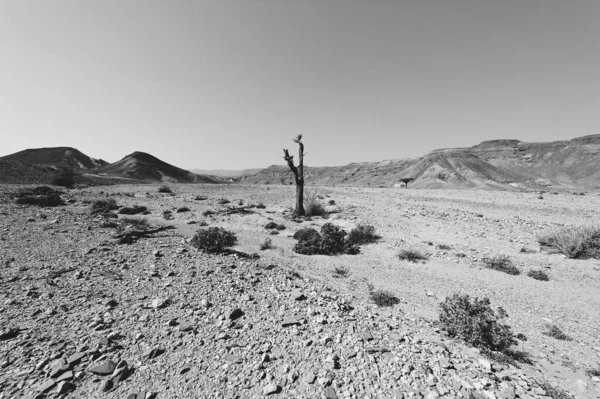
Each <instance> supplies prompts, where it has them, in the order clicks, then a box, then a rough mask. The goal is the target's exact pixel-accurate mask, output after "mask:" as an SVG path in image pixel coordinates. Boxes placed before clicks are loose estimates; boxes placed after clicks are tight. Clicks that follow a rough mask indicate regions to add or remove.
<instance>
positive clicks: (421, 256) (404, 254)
mask: <svg viewBox="0 0 600 399" xmlns="http://www.w3.org/2000/svg"><path fill="white" fill-rule="evenodd" d="M398 258H399V259H400V260H406V261H408V262H418V261H420V260H423V261H425V260H427V259H429V255H428V254H426V253H423V252H421V251H418V250H416V249H403V250H402V251H400V253H399V254H398Z"/></svg>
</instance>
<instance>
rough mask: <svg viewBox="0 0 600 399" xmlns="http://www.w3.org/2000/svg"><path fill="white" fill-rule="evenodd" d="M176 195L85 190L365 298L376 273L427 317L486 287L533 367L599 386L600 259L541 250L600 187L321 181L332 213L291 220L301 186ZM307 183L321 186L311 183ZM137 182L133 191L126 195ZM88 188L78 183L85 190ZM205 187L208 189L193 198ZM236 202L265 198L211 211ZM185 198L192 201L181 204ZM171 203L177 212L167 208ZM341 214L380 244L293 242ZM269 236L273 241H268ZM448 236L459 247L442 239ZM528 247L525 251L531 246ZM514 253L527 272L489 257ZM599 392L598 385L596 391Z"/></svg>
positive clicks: (594, 207) (405, 307)
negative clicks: (415, 256)
mask: <svg viewBox="0 0 600 399" xmlns="http://www.w3.org/2000/svg"><path fill="white" fill-rule="evenodd" d="M171 187H172V189H173V191H174V193H175V195H174V196H170V195H169V194H159V193H158V192H157V186H148V185H123V186H111V187H93V188H86V189H80V190H74V191H75V192H77V191H79V192H80V194H81V195H83V196H84V197H88V198H90V199H94V198H99V197H101V196H102V195H106V194H113V193H120V194H123V195H121V196H120V197H119V198H117V202H118V203H119V204H121V205H133V204H139V205H145V206H148V208H149V209H150V210H151V211H152V214H151V215H148V216H146V218H148V219H149V220H150V221H153V222H154V223H155V224H167V223H168V224H174V225H176V226H177V227H178V229H179V231H180V232H182V233H183V234H184V235H187V236H189V237H191V236H192V235H193V233H194V232H195V231H196V230H197V229H198V228H199V227H198V224H188V222H190V221H195V222H201V221H206V222H207V223H208V225H209V226H222V227H225V228H227V229H229V230H232V231H234V232H235V233H236V234H237V236H238V240H239V245H237V246H236V248H235V249H237V250H240V251H244V252H248V253H252V252H257V253H260V256H261V258H262V259H263V260H268V261H270V262H272V263H274V264H277V265H279V266H285V267H289V268H291V269H294V270H298V271H299V272H301V273H303V274H306V275H308V276H310V277H316V278H318V279H321V280H323V281H324V282H326V283H327V284H328V285H330V286H332V287H335V288H337V289H340V290H343V291H345V292H347V293H350V294H352V295H353V296H356V297H358V298H361V297H362V298H365V300H366V298H367V294H368V289H367V286H368V284H371V285H372V286H373V287H375V288H376V289H384V290H388V291H391V292H393V293H394V294H396V295H397V296H398V297H399V298H400V300H401V304H400V305H398V307H397V311H398V312H403V313H404V314H405V315H414V316H416V317H424V318H428V319H435V318H437V312H438V307H439V303H440V302H441V301H443V300H444V299H445V298H446V297H447V296H450V295H452V294H454V293H458V292H460V293H466V294H469V295H471V296H477V297H487V298H489V299H490V301H491V303H492V306H493V307H498V306H500V307H502V308H504V309H505V310H506V312H507V313H508V315H509V318H508V319H507V322H508V323H509V324H510V325H511V326H512V327H513V330H514V331H515V332H516V333H523V334H524V335H525V336H526V337H527V341H525V342H522V343H521V344H520V348H519V349H520V350H523V351H526V352H528V353H529V354H530V355H531V357H532V359H533V360H534V365H533V366H531V367H533V368H534V369H537V370H538V371H541V372H542V373H544V374H545V375H552V376H553V377H556V378H558V379H561V380H562V381H563V382H564V384H563V385H564V387H565V388H568V389H570V390H572V391H579V392H581V391H582V390H583V388H584V387H583V386H582V385H587V390H588V391H590V390H591V391H598V383H597V382H594V381H592V380H590V378H589V377H588V376H586V375H585V370H586V369H588V368H591V367H598V365H599V364H600V323H599V322H598V319H599V316H600V260H594V259H591V260H572V259H567V258H565V257H564V256H562V255H559V254H549V253H547V252H542V251H540V247H539V244H538V243H537V241H536V237H537V236H538V235H540V234H541V233H544V232H547V231H549V230H552V229H554V228H557V227H561V226H568V225H589V224H596V225H599V224H600V214H599V213H598V210H600V196H599V195H598V194H595V193H589V194H587V195H584V196H580V195H570V194H556V195H554V194H549V193H547V194H544V196H543V199H539V198H538V193H515V192H490V191H470V190H412V189H401V188H396V189H389V188H348V187H318V188H314V189H315V190H317V191H318V193H319V194H320V195H321V196H322V197H323V202H324V203H328V201H330V200H333V201H335V205H329V206H327V207H326V208H327V209H328V210H329V211H330V212H331V213H330V214H329V216H328V217H327V219H323V218H314V219H313V220H312V221H305V222H302V223H296V222H294V221H292V220H290V219H289V217H288V215H289V212H288V209H289V207H290V206H292V205H293V204H294V190H295V189H294V187H293V186H242V185H228V186H224V185H177V184H173V185H171ZM309 189H311V190H312V189H313V188H312V187H310V188H309ZM126 193H129V194H130V195H129V196H128V195H124V194H126ZM75 195H78V194H75ZM197 195H205V196H207V197H208V199H207V200H203V201H199V200H194V197H196V196H197ZM220 198H226V199H228V200H230V201H231V203H230V204H229V206H231V205H237V204H238V202H239V201H242V202H243V203H244V204H249V203H258V202H262V203H264V205H266V209H262V210H258V211H259V213H256V214H251V215H230V216H221V215H213V216H203V212H204V211H206V210H218V209H222V208H224V207H225V206H227V205H219V204H218V200H219V199H220ZM181 206H187V207H189V208H191V212H186V213H176V212H175V210H176V209H177V208H179V207H181ZM165 210H171V211H173V215H174V216H175V219H174V220H170V221H165V220H164V219H163V218H162V217H161V213H162V212H163V211H165ZM270 220H273V221H275V222H277V223H283V224H284V225H285V226H286V229H285V230H283V231H281V232H280V234H279V235H269V232H268V231H267V230H265V229H264V227H263V226H264V225H265V224H266V223H267V222H269V221H270ZM326 222H332V223H334V224H337V225H339V226H341V227H343V228H345V229H347V230H349V229H351V228H352V227H354V226H356V225H357V224H359V223H362V224H369V225H373V226H374V227H375V228H376V231H377V233H378V234H379V235H381V239H380V240H379V241H378V242H377V243H374V244H370V245H366V246H362V248H361V254H359V255H355V256H352V255H341V256H320V255H319V256H305V255H299V254H296V253H294V252H293V251H292V248H293V246H294V244H295V243H296V240H294V239H293V238H292V237H291V235H292V234H293V233H294V232H295V231H296V230H298V229H300V228H302V227H307V226H312V227H315V228H317V229H318V228H319V227H320V226H321V225H323V224H324V223H326ZM267 238H271V239H272V241H273V246H274V248H273V249H270V250H266V251H260V250H259V246H260V244H261V243H262V242H264V241H265V239H267ZM440 244H445V245H447V246H449V247H450V249H444V250H442V249H438V245H440ZM523 248H525V249H527V251H526V252H521V250H522V249H523ZM402 249H418V250H421V251H423V252H426V253H428V254H429V255H430V257H429V259H428V260H427V261H425V262H420V263H411V262H406V261H401V260H399V259H398V257H397V254H398V253H399V251H400V250H402ZM494 255H507V256H509V257H510V258H511V259H512V261H513V263H514V264H515V265H516V266H517V267H518V268H519V269H520V270H521V274H520V275H517V276H512V275H507V274H504V273H501V272H498V271H494V270H489V269H486V268H485V267H484V266H483V263H482V261H481V260H482V258H484V257H486V256H494ZM338 267H343V268H346V269H347V270H348V271H349V276H348V277H347V278H334V277H333V271H334V269H335V268H338ZM530 269H538V270H544V271H545V272H547V273H548V274H549V275H550V281H547V282H543V281H537V280H534V279H532V278H530V277H528V276H527V271H529V270H530ZM550 322H551V323H554V324H556V325H557V326H559V327H560V328H561V329H562V330H563V331H564V332H565V333H566V334H567V335H569V336H570V337H572V338H573V340H572V341H559V340H556V339H554V338H551V337H549V336H547V335H544V334H543V331H545V325H546V324H547V323H550ZM598 392H600V391H598Z"/></svg>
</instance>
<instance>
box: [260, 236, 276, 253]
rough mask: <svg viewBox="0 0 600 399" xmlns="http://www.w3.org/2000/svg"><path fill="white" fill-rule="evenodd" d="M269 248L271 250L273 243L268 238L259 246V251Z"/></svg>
mask: <svg viewBox="0 0 600 399" xmlns="http://www.w3.org/2000/svg"><path fill="white" fill-rule="evenodd" d="M271 248H273V241H272V240H271V239H270V238H267V239H265V241H264V242H263V243H262V244H260V250H261V251H264V250H266V249H271Z"/></svg>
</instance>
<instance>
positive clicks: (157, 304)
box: [152, 298, 167, 309]
mask: <svg viewBox="0 0 600 399" xmlns="http://www.w3.org/2000/svg"><path fill="white" fill-rule="evenodd" d="M165 306H167V301H166V300H165V299H162V298H156V299H155V300H153V301H152V307H153V308H154V309H161V308H164V307H165Z"/></svg>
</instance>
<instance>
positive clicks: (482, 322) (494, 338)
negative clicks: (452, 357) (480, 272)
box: [439, 294, 517, 352]
mask: <svg viewBox="0 0 600 399" xmlns="http://www.w3.org/2000/svg"><path fill="white" fill-rule="evenodd" d="M505 317H506V312H505V311H504V310H503V309H501V308H498V311H496V312H495V311H494V310H493V309H492V308H491V306H490V300H489V299H488V298H483V299H479V298H474V299H473V301H471V298H470V297H469V296H468V295H459V294H454V295H453V296H452V297H446V300H445V302H442V303H441V304H440V314H439V321H440V325H441V326H442V327H443V328H444V330H446V331H447V332H448V334H449V335H450V336H451V337H457V338H460V339H462V340H463V341H465V342H467V343H469V344H471V345H473V346H475V347H478V348H483V349H486V350H492V351H501V352H503V351H507V350H509V349H510V347H511V346H513V345H516V344H517V340H516V337H515V336H514V334H513V333H512V331H511V328H510V326H508V325H506V324H502V323H501V320H502V319H503V318H505Z"/></svg>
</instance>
